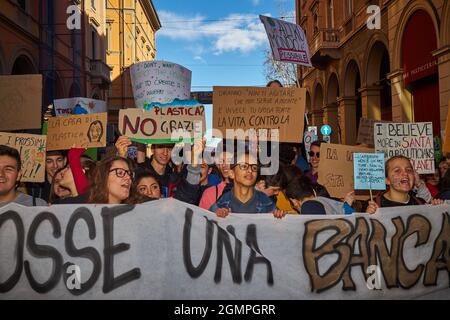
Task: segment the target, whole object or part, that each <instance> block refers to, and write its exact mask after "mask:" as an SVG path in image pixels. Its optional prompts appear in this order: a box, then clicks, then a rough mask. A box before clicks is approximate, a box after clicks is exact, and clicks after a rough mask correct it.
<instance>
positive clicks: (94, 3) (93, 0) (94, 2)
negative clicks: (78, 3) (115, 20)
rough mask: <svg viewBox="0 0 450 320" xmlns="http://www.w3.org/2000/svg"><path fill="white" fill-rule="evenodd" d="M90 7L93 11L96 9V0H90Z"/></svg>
mask: <svg viewBox="0 0 450 320" xmlns="http://www.w3.org/2000/svg"><path fill="white" fill-rule="evenodd" d="M91 7H92V9H94V10H96V9H97V0H91Z"/></svg>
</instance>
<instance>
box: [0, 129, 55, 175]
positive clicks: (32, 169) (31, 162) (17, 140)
mask: <svg viewBox="0 0 450 320" xmlns="http://www.w3.org/2000/svg"><path fill="white" fill-rule="evenodd" d="M46 143H47V136H42V135H36V134H25V133H17V134H15V133H10V132H0V145H5V146H9V147H12V148H15V149H17V151H19V154H20V160H21V162H22V178H21V179H20V181H21V182H44V180H45V146H46Z"/></svg>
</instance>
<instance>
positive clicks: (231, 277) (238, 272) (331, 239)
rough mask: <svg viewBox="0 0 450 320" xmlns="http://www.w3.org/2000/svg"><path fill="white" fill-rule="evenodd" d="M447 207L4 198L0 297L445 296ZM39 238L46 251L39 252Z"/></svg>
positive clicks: (447, 293) (449, 293)
mask: <svg viewBox="0 0 450 320" xmlns="http://www.w3.org/2000/svg"><path fill="white" fill-rule="evenodd" d="M449 210H450V205H448V204H447V205H442V206H409V207H395V208H381V209H379V211H378V213H377V214H375V215H367V214H359V213H356V214H352V215H350V216H348V215H323V216H308V215H298V216H287V217H285V218H284V219H282V220H279V221H275V220H274V218H273V216H272V215H271V214H257V215H255V214H231V215H229V216H228V217H227V218H226V219H221V218H218V217H217V216H216V215H215V214H214V213H212V212H209V211H206V210H203V209H200V208H198V207H196V206H192V205H188V204H186V203H183V202H180V201H177V200H174V199H164V200H157V201H152V202H150V203H147V204H141V205H136V206H132V205H108V206H106V205H86V204H83V205H53V206H51V207H22V206H19V205H17V204H9V205H7V206H5V207H2V208H0V221H2V222H5V223H3V224H2V225H1V228H0V240H1V241H0V252H1V253H2V259H0V270H1V271H2V278H4V279H5V280H3V282H2V283H1V290H0V300H10V299H46V300H49V299H67V300H74V299H80V300H87V299H99V300H100V299H102V300H103V299H116V300H123V299H139V300H141V299H172V300H194V299H195V300H237V299H242V300H248V299H252V300H253V299H254V300H267V301H270V300H279V299H295V300H297V299H308V300H309V299H317V300H324V299H335V300H343V299H351V300H354V299H370V300H374V299H385V300H386V299H388V300H392V299H430V298H439V299H447V300H448V299H449V298H450V288H449V286H448V283H449V275H448V271H447V269H446V268H445V263H447V262H448V260H446V259H448V256H446V255H445V254H443V252H442V251H443V250H445V248H447V249H448V239H449V237H450V228H449V223H450V222H449V215H448V212H449ZM46 220H47V221H46ZM81 220H82V221H81ZM162 226H163V227H162ZM55 230H59V231H58V234H57V236H55V234H56V233H55ZM280 231H282V232H280ZM24 235H25V237H27V238H28V239H32V241H26V240H25V241H24ZM27 238H25V239H27ZM36 244H39V245H40V246H43V245H45V246H47V247H46V248H48V251H46V252H49V253H47V254H45V255H44V253H41V254H40V255H37V254H36V252H38V251H37V247H36V246H37V245H36ZM322 244H323V245H322ZM74 246H76V247H75V248H77V249H79V251H80V252H76V250H75V249H74ZM119 247H120V248H122V249H121V250H119V249H118V248H119ZM83 248H84V249H83ZM255 248H256V249H255ZM344 249H345V250H344ZM82 250H84V252H85V254H83V253H82ZM50 252H51V254H52V255H51V257H52V258H51V259H49V258H47V257H49V254H50ZM118 252H120V254H118ZM44 257H45V258H44ZM355 261H360V263H358V264H356V263H355ZM368 266H376V267H377V269H376V270H368ZM407 266H408V267H409V268H408V267H407ZM416 266H417V268H416ZM439 266H442V267H439ZM412 268H416V269H415V271H414V272H412V271H411V269H412ZM324 270H326V271H328V272H324ZM375 271H376V274H375V273H374V272H375ZM77 272H79V277H78V276H76V275H77ZM372 275H376V276H375V277H373V278H376V279H373V278H372V279H373V280H374V281H368V278H370V276H372ZM77 279H78V282H77ZM38 284H39V285H38ZM369 285H370V286H372V289H378V290H369V289H368V286H369ZM370 286H369V288H370ZM194 318H195V317H194ZM243 318H245V317H243Z"/></svg>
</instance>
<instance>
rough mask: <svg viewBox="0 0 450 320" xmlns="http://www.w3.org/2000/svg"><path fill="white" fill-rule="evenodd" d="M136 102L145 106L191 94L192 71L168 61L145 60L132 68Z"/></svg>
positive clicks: (137, 104)
mask: <svg viewBox="0 0 450 320" xmlns="http://www.w3.org/2000/svg"><path fill="white" fill-rule="evenodd" d="M130 70H131V71H130V72H131V82H132V85H133V94H134V102H135V105H136V107H137V108H145V106H146V105H147V104H151V103H152V102H159V103H169V102H172V101H173V100H174V99H179V100H184V99H189V98H190V96H191V76H192V72H191V71H190V70H188V69H186V68H185V67H183V66H180V65H178V64H176V63H172V62H168V61H144V62H139V63H135V64H133V65H132V66H131V68H130Z"/></svg>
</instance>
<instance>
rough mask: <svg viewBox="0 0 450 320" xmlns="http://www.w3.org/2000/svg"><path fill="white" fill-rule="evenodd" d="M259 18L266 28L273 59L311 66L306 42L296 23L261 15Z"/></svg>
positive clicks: (301, 30)
mask: <svg viewBox="0 0 450 320" xmlns="http://www.w3.org/2000/svg"><path fill="white" fill-rule="evenodd" d="M259 18H260V19H261V22H262V23H263V24H264V28H265V29H266V33H267V37H268V38H269V42H270V47H271V48H272V56H273V58H274V60H276V61H282V62H290V63H296V64H300V65H303V66H307V67H312V64H311V57H310V54H309V47H308V42H307V41H306V36H305V33H304V32H303V29H302V28H301V27H300V26H299V25H298V24H295V23H290V22H286V21H283V20H279V19H274V18H272V17H266V16H261V15H260V16H259Z"/></svg>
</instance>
